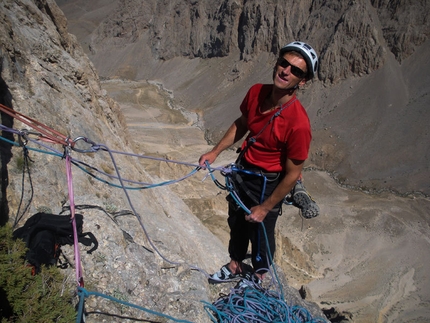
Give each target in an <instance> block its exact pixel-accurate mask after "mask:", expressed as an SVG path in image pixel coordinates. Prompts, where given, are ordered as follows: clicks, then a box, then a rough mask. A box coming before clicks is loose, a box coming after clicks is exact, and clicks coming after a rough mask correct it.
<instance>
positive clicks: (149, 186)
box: [0, 136, 200, 190]
mask: <svg viewBox="0 0 430 323" xmlns="http://www.w3.org/2000/svg"><path fill="white" fill-rule="evenodd" d="M0 140H3V141H5V142H7V143H9V144H11V145H14V146H17V147H20V146H21V145H20V144H19V143H17V142H15V141H11V140H9V139H6V138H4V137H2V136H0ZM30 141H31V140H30ZM39 145H41V144H40V143H39ZM42 146H44V145H42ZM25 147H26V148H27V149H28V150H31V151H35V152H39V153H44V154H48V155H51V156H56V157H59V158H63V157H64V154H62V153H60V152H58V151H46V150H41V149H37V148H32V147H28V146H25ZM45 148H46V147H45ZM166 161H167V160H166ZM72 163H73V165H75V166H76V167H78V168H79V169H81V170H82V171H83V172H85V173H87V174H88V175H90V176H91V177H92V178H94V179H96V180H98V181H100V182H102V183H105V184H107V185H109V186H112V187H115V188H121V189H122V188H125V189H127V190H144V189H152V188H156V187H161V186H165V185H171V184H175V183H178V182H180V181H182V180H185V179H187V178H189V177H191V176H193V175H194V174H195V173H197V172H198V171H199V169H200V168H199V167H196V168H195V169H193V170H192V171H191V172H190V173H188V174H187V175H185V176H183V177H182V178H180V179H174V180H167V181H163V182H159V183H155V184H150V183H143V182H136V181H130V180H127V179H123V181H124V182H133V183H135V184H139V185H141V186H138V187H134V186H122V185H118V184H114V183H111V182H109V181H107V180H105V179H102V178H100V177H98V176H96V175H94V174H93V173H92V172H90V171H88V170H87V169H85V168H84V167H87V168H91V169H93V170H94V171H96V172H98V173H100V174H103V175H105V176H109V177H111V178H114V179H117V178H116V177H114V176H111V175H109V174H107V173H105V172H102V171H101V170H99V169H97V168H95V167H93V166H90V165H88V164H85V163H84V162H82V161H79V160H76V159H75V158H73V159H72Z"/></svg>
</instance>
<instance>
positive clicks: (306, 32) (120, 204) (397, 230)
mask: <svg viewBox="0 0 430 323" xmlns="http://www.w3.org/2000/svg"><path fill="white" fill-rule="evenodd" d="M57 3H58V4H59V6H60V8H61V10H60V9H59V8H58V7H57V6H56V3H55V2H54V1H53V0H3V1H2V2H1V3H0V17H1V21H2V22H3V23H2V24H1V25H0V38H1V42H0V75H1V79H0V89H1V91H0V103H1V104H5V105H7V106H10V107H12V108H14V109H15V110H16V111H18V112H20V113H23V114H24V115H27V116H29V117H31V118H34V119H36V120H38V121H39V122H41V123H42V124H45V125H47V126H48V127H49V128H52V129H55V130H56V131H59V132H60V133H62V134H64V135H66V136H68V137H69V138H71V139H75V138H81V137H84V138H88V139H90V141H88V142H86V141H84V140H78V141H77V142H76V148H78V149H77V150H73V149H72V151H71V155H72V157H73V158H75V160H76V161H81V162H82V163H83V164H81V165H83V167H82V168H79V167H75V166H73V167H72V172H73V184H74V201H75V204H77V205H78V212H80V213H83V214H84V217H85V223H84V229H85V230H86V231H91V232H93V233H94V234H95V236H96V238H97V239H98V240H99V243H100V245H99V248H98V250H97V251H96V252H94V253H93V254H92V255H89V254H86V253H85V250H86V249H85V248H82V249H83V250H82V253H81V261H82V267H83V270H84V280H85V286H86V288H87V289H88V290H95V291H98V292H100V293H103V294H105V295H108V296H111V297H115V298H117V299H119V300H122V301H126V302H130V303H133V304H137V305H140V306H143V307H146V308H149V309H151V310H154V311H157V312H162V313H165V314H168V315H171V316H173V317H176V318H183V319H186V320H191V321H193V322H207V321H209V320H208V316H207V313H206V312H205V311H204V309H203V306H202V303H201V301H208V302H212V301H214V300H215V299H217V298H218V297H219V295H220V294H222V293H228V292H229V290H230V288H231V287H232V286H230V285H228V286H215V287H214V286H210V285H208V283H207V281H206V277H205V275H204V273H203V272H202V271H201V269H203V271H206V272H213V271H214V270H217V269H218V268H219V265H220V264H223V263H225V262H226V261H227V254H226V246H225V243H226V241H227V240H228V229H227V228H226V212H225V199H224V198H225V194H224V192H222V191H220V190H217V189H215V188H214V185H213V183H211V182H210V181H209V180H208V177H209V176H208V174H200V173H197V175H196V176H194V177H192V178H190V179H188V180H186V181H183V182H181V183H180V184H179V185H171V186H164V187H157V188H154V189H147V190H130V191H128V193H127V194H126V192H125V191H122V190H121V189H119V188H117V187H114V186H107V185H106V183H105V182H103V181H100V180H99V178H98V177H97V176H93V175H95V174H99V176H102V177H103V179H107V178H108V179H109V180H111V179H110V178H111V177H110V175H112V176H114V175H116V174H117V171H118V172H119V174H120V175H121V177H122V178H124V179H127V180H129V179H130V180H134V181H142V182H146V183H159V182H160V181H163V180H169V179H172V178H179V177H181V176H183V175H184V174H186V173H187V172H188V171H190V168H189V167H187V166H185V165H179V166H178V165H175V164H170V163H168V162H161V163H160V162H157V161H155V162H154V161H151V160H146V159H141V158H138V157H131V156H127V155H122V154H116V153H114V152H115V151H126V152H130V153H131V152H135V153H140V154H150V155H151V156H155V157H160V158H162V159H163V160H170V161H174V160H181V161H183V162H185V163H191V164H192V163H195V162H196V160H197V158H198V156H199V155H200V154H201V153H202V152H204V151H206V150H208V149H209V148H210V146H209V145H207V143H206V141H205V139H206V140H208V141H209V142H212V141H214V140H216V139H217V138H218V137H219V135H220V133H222V132H223V130H224V129H225V127H227V126H228V125H229V124H230V122H231V120H232V119H233V118H234V117H235V115H236V114H237V106H238V104H239V103H240V100H241V99H242V97H243V95H244V93H245V92H246V90H247V89H248V87H249V86H250V85H251V84H252V83H254V82H270V71H271V69H272V67H273V62H274V59H275V58H274V53H276V51H277V49H278V48H279V46H280V44H283V43H286V42H288V41H290V40H291V39H293V38H300V39H303V40H306V41H309V42H310V43H312V45H313V46H314V47H315V48H316V49H317V50H318V51H319V52H320V57H321V68H320V71H319V76H318V80H315V81H314V82H312V83H311V84H309V85H307V86H306V87H305V88H303V89H302V90H301V92H300V98H301V100H302V101H303V102H304V103H305V105H306V106H307V108H308V111H309V115H310V117H311V120H312V123H313V128H314V142H313V144H312V145H313V147H312V156H311V158H310V160H309V162H308V166H309V167H308V171H306V172H305V183H306V185H307V188H308V189H309V190H310V191H311V192H312V195H313V196H314V197H315V198H316V200H317V201H318V203H319V204H320V206H321V213H322V214H321V216H320V217H318V218H316V219H313V220H312V221H304V220H303V219H302V218H301V217H300V216H299V215H298V213H297V210H295V209H294V208H291V207H285V210H284V211H283V212H284V214H283V216H281V217H280V219H279V226H278V230H277V233H276V234H277V256H276V259H275V263H276V266H277V268H278V269H279V274H280V279H281V282H282V283H283V284H282V286H283V288H284V290H285V293H286V295H287V299H288V301H289V302H292V303H297V304H302V305H304V306H306V307H307V308H309V309H310V310H311V311H312V313H313V314H314V315H315V316H317V315H320V314H321V311H320V309H319V308H318V307H317V306H316V305H315V304H314V303H312V302H317V303H318V304H319V305H320V307H322V308H327V309H330V308H336V311H337V312H343V315H344V317H343V318H342V315H341V314H337V317H335V316H336V314H335V313H333V315H332V319H333V321H336V320H337V321H338V322H339V321H342V320H343V321H344V322H345V321H354V322H357V323H367V322H411V321H413V322H426V321H428V318H430V312H429V309H428V306H427V305H428V300H429V299H430V298H429V292H428V291H429V290H430V286H429V284H430V282H429V281H428V279H427V270H426V268H427V267H428V265H430V256H429V255H428V252H427V250H428V247H429V239H428V236H429V230H430V219H429V217H428V214H429V212H430V204H429V199H428V197H426V196H425V195H424V194H418V193H416V194H410V195H408V196H406V197H404V196H400V195H398V194H391V193H390V192H387V191H385V192H381V193H380V194H377V195H369V194H365V192H363V191H362V190H361V191H360V190H353V189H351V188H350V187H348V186H346V185H343V186H339V185H338V182H339V181H340V182H342V183H344V184H347V185H351V186H360V187H362V188H366V189H368V190H369V191H371V190H378V189H381V190H386V189H392V190H396V191H398V192H402V193H405V192H411V191H420V192H424V193H426V192H427V191H426V190H427V188H428V152H429V149H428V131H427V128H428V127H427V123H428V121H429V116H428V109H426V105H427V103H428V95H427V93H428V88H429V87H428V84H429V76H428V75H430V74H429V73H428V68H429V66H428V64H427V61H428V55H429V53H430V51H429V47H428V46H430V44H429V42H428V40H427V35H428V22H427V20H426V19H427V18H426V17H427V15H428V11H429V10H428V3H427V2H426V1H409V2H408V1H349V2H339V1H338V2H336V1H324V2H323V1H299V2H297V1H291V2H290V1H288V2H285V1H284V2H280V1H265V2H262V1H261V2H258V1H224V2H222V1H212V2H209V1H189V2H183V1H152V0H148V1H143V2H142V1H125V0H124V1H120V0H118V1H112V0H95V1H81V0H58V1H57ZM63 12H64V14H65V15H64V14H63ZM66 17H67V18H66ZM191 22H192V23H191ZM99 75H100V79H99ZM112 98H113V99H114V100H115V101H114V100H113V99H112ZM1 119H2V124H3V125H6V126H8V127H13V128H15V129H23V128H27V126H26V125H24V124H22V123H21V122H19V121H17V120H12V119H11V118H9V117H8V116H7V115H5V114H4V113H2V115H1ZM2 136H4V137H6V138H9V139H12V137H11V134H10V133H9V132H7V131H5V130H3V131H2ZM37 138H38V137H37V136H35V135H31V136H30V137H29V138H28V139H31V140H30V141H29V142H28V147H30V148H38V149H40V150H41V151H39V150H30V158H31V162H30V172H23V170H24V168H23V160H24V155H23V149H22V147H15V146H14V147H11V146H10V144H8V143H5V142H4V141H0V144H1V152H2V154H1V155H0V156H1V157H0V158H1V174H2V182H1V183H2V184H1V195H0V198H1V217H0V219H1V223H2V224H3V223H5V222H6V221H8V222H10V223H12V224H13V223H14V222H15V221H17V220H19V218H21V217H22V218H21V220H20V221H17V222H18V225H20V224H22V223H23V221H24V220H25V219H26V218H27V217H28V216H29V215H30V214H33V213H36V212H38V211H52V212H54V213H60V212H62V210H63V209H67V207H68V205H69V203H70V202H69V201H70V196H69V194H68V181H67V177H66V170H65V160H64V159H62V158H61V157H62V154H63V153H64V152H65V150H64V147H62V146H61V145H56V144H50V143H45V142H40V144H43V145H45V146H47V147H52V149H54V150H56V151H57V152H56V153H53V152H52V151H50V152H51V154H45V153H43V152H44V151H45V149H46V148H44V146H39V145H38V144H36V143H35V142H34V140H36V139H37ZM13 139H16V140H18V135H17V134H14V135H13ZM21 139H23V142H25V139H26V138H21ZM92 142H94V143H97V144H98V143H100V144H103V145H106V147H108V148H109V149H111V150H112V151H111V152H112V155H110V154H109V153H108V151H106V150H103V149H98V148H99V146H97V145H95V146H94V147H93V146H92ZM79 149H80V150H90V152H81V151H80V150H79ZM92 149H94V151H93V150H92ZM417 151H418V152H421V153H419V154H417V153H416V152H417ZM234 157H235V154H234V152H233V151H228V152H226V155H224V156H223V157H222V158H220V160H219V161H218V162H219V163H220V165H222V164H223V163H224V164H227V163H228V162H231V161H232V159H234ZM409 165H413V167H411V166H409ZM115 166H117V167H115ZM314 168H318V169H325V170H328V171H329V173H327V172H325V171H316V170H312V169H314ZM97 170H99V171H100V172H97ZM100 174H104V175H100ZM104 176H106V178H105V177H104ZM332 177H335V178H337V182H336V181H334V180H333V179H332ZM205 178H206V180H205ZM112 182H115V181H114V180H113V179H112ZM115 183H116V184H118V183H117V182H115ZM27 206H28V209H27V208H26V207H27ZM66 213H67V212H66ZM139 220H140V221H139ZM64 251H65V255H66V257H67V258H68V259H69V260H70V261H71V262H72V264H73V263H74V261H73V259H74V255H73V250H72V248H69V249H67V248H65V250H64ZM157 252H160V254H161V256H160V254H157ZM163 257H164V258H163ZM172 262H173V263H172ZM177 263H179V265H178V264H177ZM193 266H197V267H198V270H194V269H195V267H193ZM64 273H65V277H66V278H67V279H69V280H74V279H75V278H74V276H75V272H74V268H70V267H69V268H68V269H66V270H65V271H64ZM233 286H234V285H233ZM302 286H303V287H302ZM301 287H302V288H301ZM300 288H301V297H300V296H299V293H298V292H297V290H298V289H300ZM302 297H305V298H306V300H310V301H312V302H309V301H303V300H302V299H301V298H302ZM86 309H87V311H88V312H89V313H88V314H89V315H88V317H87V321H88V322H106V321H109V322H123V321H126V320H131V319H135V320H136V319H138V320H147V321H163V320H164V319H160V318H157V317H155V316H154V315H150V314H147V313H142V312H141V311H138V310H137V309H130V308H127V307H125V306H122V305H118V304H115V303H112V302H109V301H107V300H103V299H100V298H98V297H93V296H91V297H89V298H87V299H86ZM166 320H167V319H166Z"/></svg>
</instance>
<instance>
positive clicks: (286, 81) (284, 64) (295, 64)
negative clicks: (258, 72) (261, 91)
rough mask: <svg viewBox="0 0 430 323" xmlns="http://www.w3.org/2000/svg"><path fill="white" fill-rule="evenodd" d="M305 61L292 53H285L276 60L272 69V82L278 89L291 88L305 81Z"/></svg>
mask: <svg viewBox="0 0 430 323" xmlns="http://www.w3.org/2000/svg"><path fill="white" fill-rule="evenodd" d="M306 75H307V67H306V61H305V60H304V59H303V58H301V57H299V56H296V55H294V54H292V53H289V52H287V53H285V54H284V56H283V57H280V58H279V59H278V61H277V62H276V66H275V69H274V71H273V84H274V85H275V86H276V87H277V88H279V89H281V90H282V89H284V90H286V89H292V88H294V87H295V86H296V85H299V86H302V85H304V84H305V83H306Z"/></svg>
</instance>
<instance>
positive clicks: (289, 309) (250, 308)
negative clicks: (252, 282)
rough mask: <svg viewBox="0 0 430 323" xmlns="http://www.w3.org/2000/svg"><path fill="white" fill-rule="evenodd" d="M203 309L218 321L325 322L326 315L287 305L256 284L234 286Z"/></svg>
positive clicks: (213, 319) (239, 322)
mask: <svg viewBox="0 0 430 323" xmlns="http://www.w3.org/2000/svg"><path fill="white" fill-rule="evenodd" d="M203 303H204V304H205V305H204V308H205V310H206V312H207V313H208V315H209V317H210V318H211V320H212V322H216V323H232V322H234V323H263V322H264V323H268V322H272V323H277V322H288V323H326V322H327V321H326V320H325V319H323V318H313V317H312V315H311V314H310V313H309V311H307V310H306V309H305V308H303V307H301V306H297V305H293V306H288V304H287V303H286V302H285V301H283V300H282V299H281V298H280V297H279V295H278V294H277V293H274V292H273V291H268V290H265V289H264V288H262V287H259V286H258V285H256V286H254V287H248V288H242V289H232V292H231V293H230V294H229V295H225V296H222V297H220V298H219V299H218V300H217V301H216V302H214V303H213V304H209V303H207V302H203Z"/></svg>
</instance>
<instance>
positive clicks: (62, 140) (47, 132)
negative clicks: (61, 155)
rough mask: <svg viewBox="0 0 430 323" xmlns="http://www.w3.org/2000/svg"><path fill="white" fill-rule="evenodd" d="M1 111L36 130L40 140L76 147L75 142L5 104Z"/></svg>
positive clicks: (0, 105)
mask: <svg viewBox="0 0 430 323" xmlns="http://www.w3.org/2000/svg"><path fill="white" fill-rule="evenodd" d="M0 111H1V112H4V113H6V114H8V115H9V116H11V117H12V118H15V119H16V120H18V121H21V122H22V123H24V124H26V125H28V126H30V127H31V128H33V129H34V130H36V131H37V132H38V133H39V137H40V139H41V140H43V141H47V142H50V143H56V144H60V145H64V146H71V147H73V145H74V142H73V141H69V137H66V136H65V135H63V134H62V133H60V132H58V131H56V130H54V129H51V128H49V127H48V126H46V125H44V124H43V123H40V122H39V121H36V120H34V119H32V118H30V117H27V116H26V115H24V114H22V113H19V112H17V111H15V110H13V109H11V108H9V107H7V106H4V105H3V104H0Z"/></svg>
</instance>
